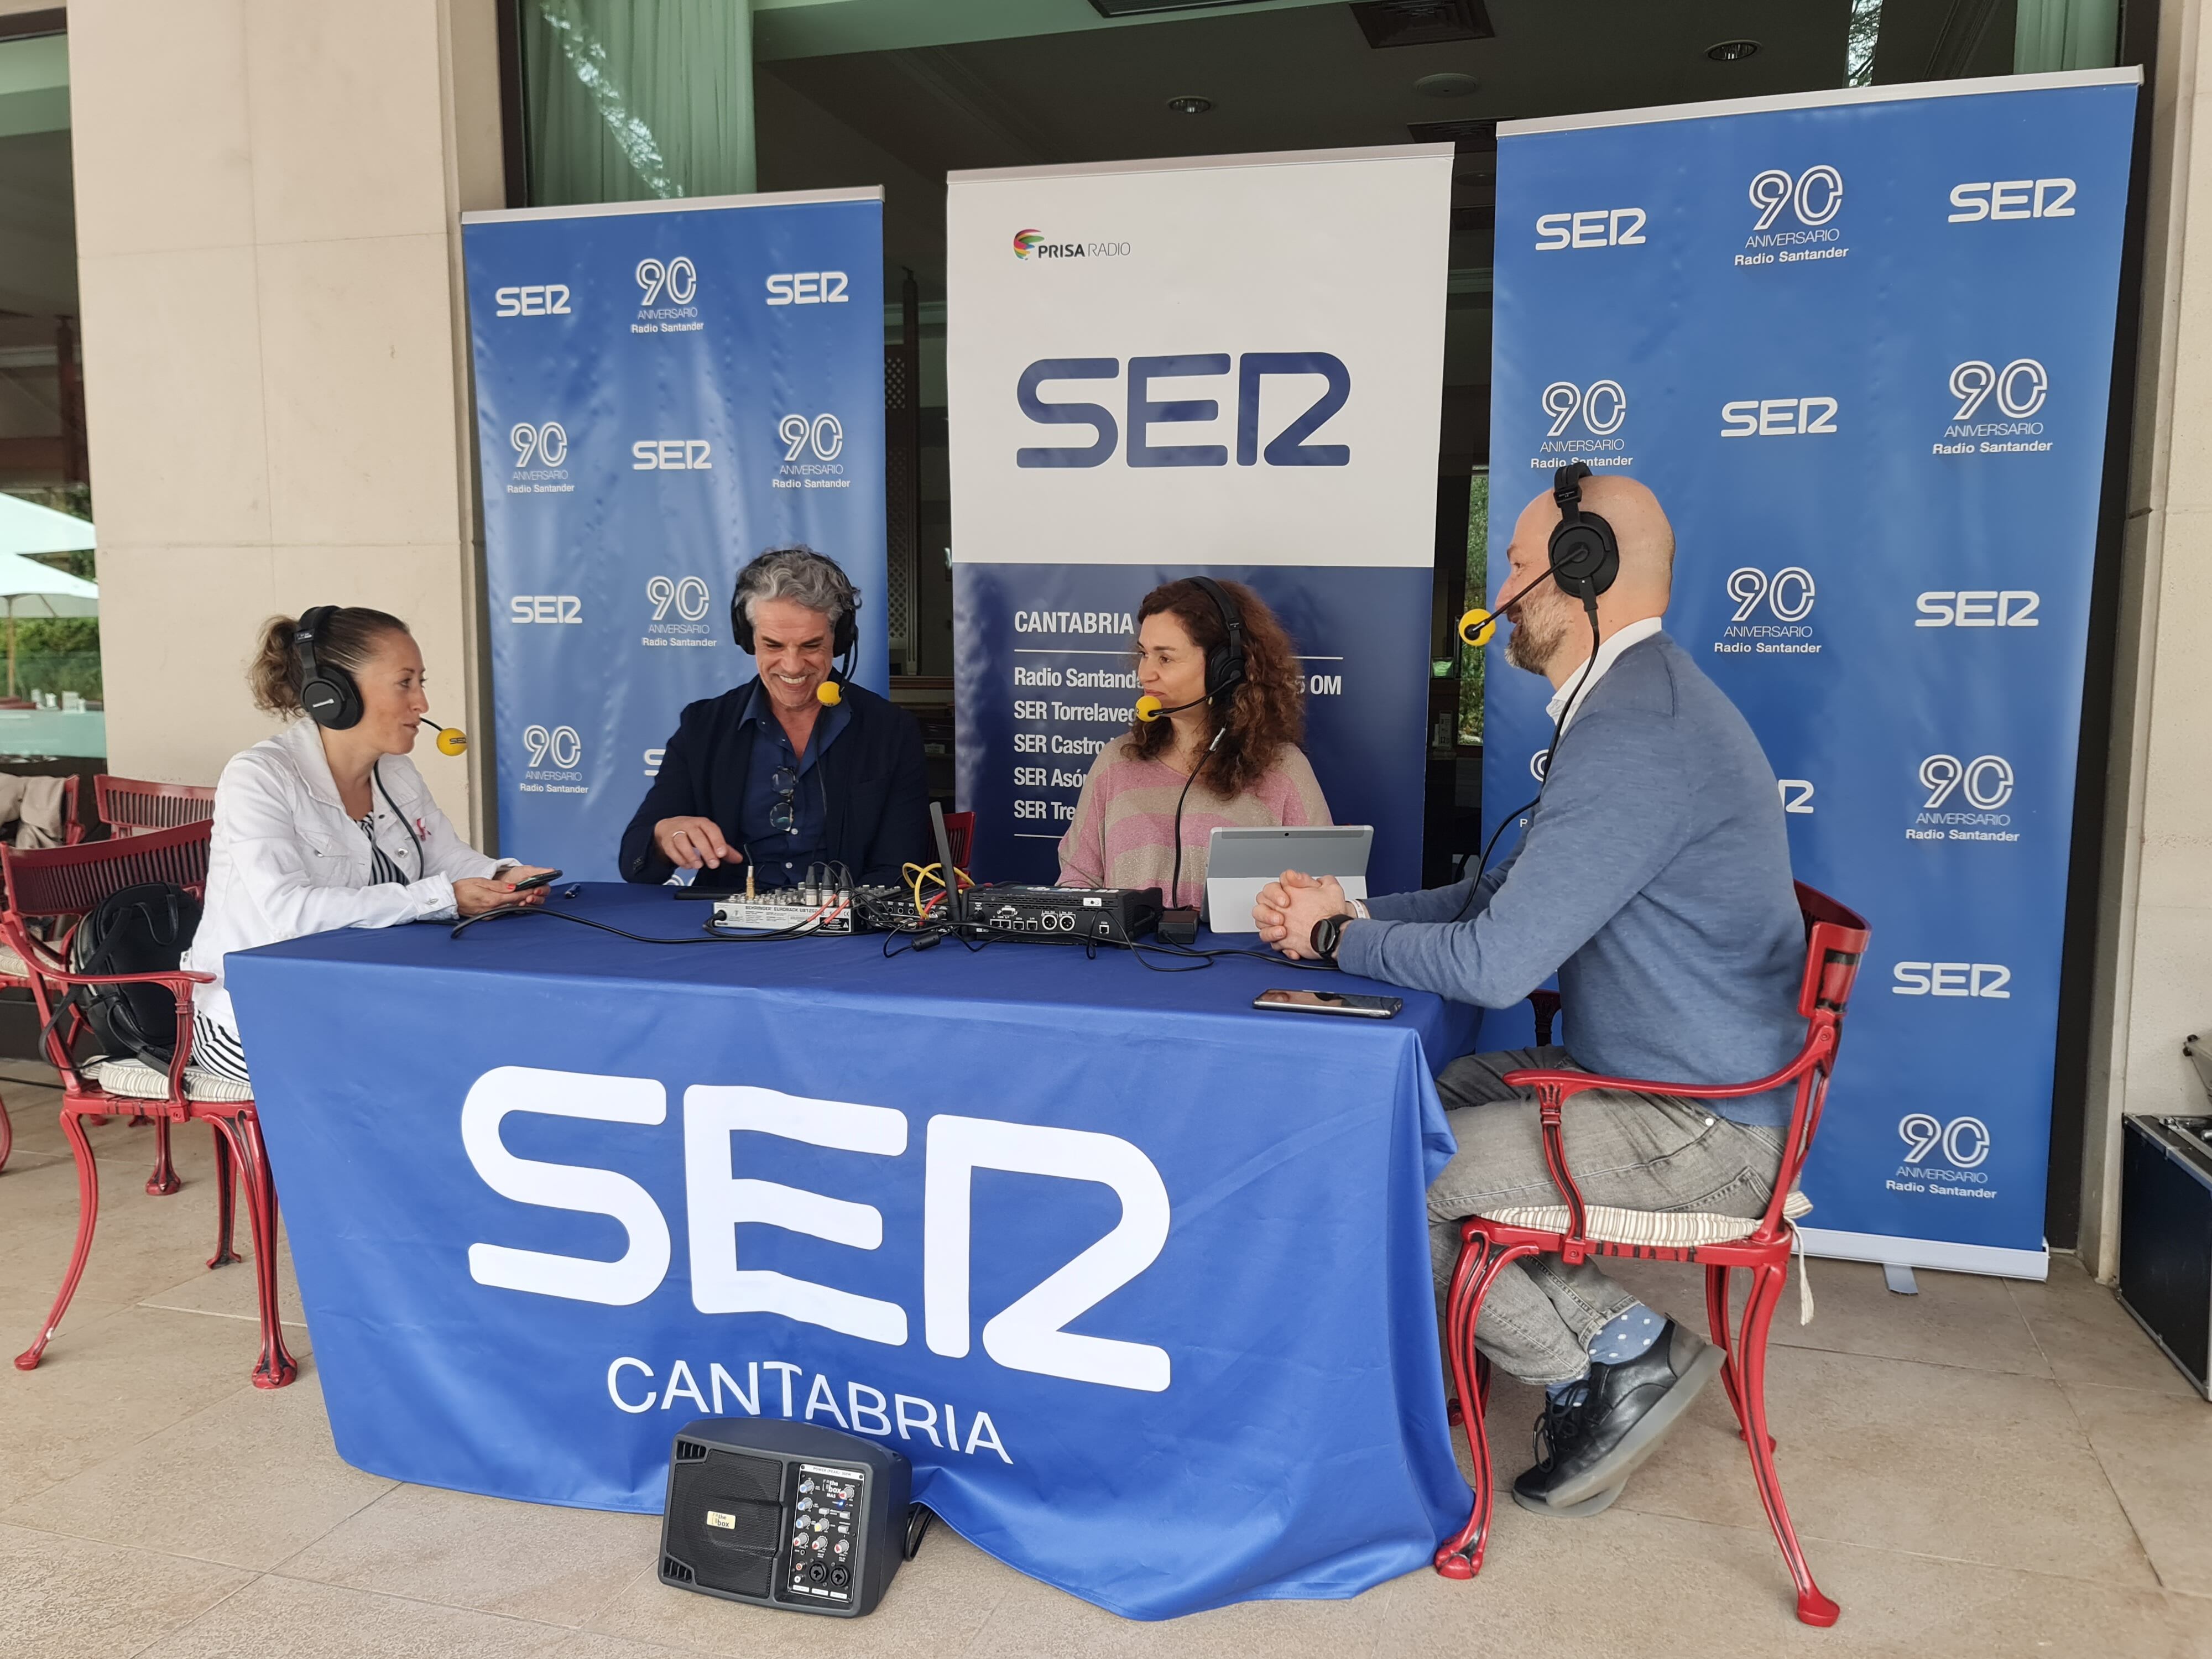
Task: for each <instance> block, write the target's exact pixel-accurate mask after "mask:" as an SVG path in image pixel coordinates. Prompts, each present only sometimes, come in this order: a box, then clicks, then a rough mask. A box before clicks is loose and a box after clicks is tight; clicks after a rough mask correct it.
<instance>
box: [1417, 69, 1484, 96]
mask: <svg viewBox="0 0 2212 1659" xmlns="http://www.w3.org/2000/svg"><path fill="white" fill-rule="evenodd" d="M1481 86H1482V82H1480V81H1478V80H1476V79H1475V78H1474V76H1472V75H1453V74H1444V75H1424V76H1422V77H1421V78H1420V79H1419V80H1418V81H1416V82H1413V90H1414V91H1415V92H1418V93H1419V94H1421V96H1422V97H1424V98H1464V97H1466V96H1467V95H1468V94H1469V93H1471V92H1476V91H1479V90H1480V88H1481Z"/></svg>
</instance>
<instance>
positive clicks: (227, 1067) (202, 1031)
mask: <svg viewBox="0 0 2212 1659" xmlns="http://www.w3.org/2000/svg"><path fill="white" fill-rule="evenodd" d="M246 682H247V684H249V685H250V686H251V687H252V690H253V701H254V702H255V703H256V704H257V705H258V707H260V708H264V709H266V710H267V711H268V712H270V714H290V715H294V716H295V719H294V720H293V721H292V723H291V724H290V725H289V726H286V727H285V728H284V729H283V731H282V732H278V733H277V734H276V736H275V737H273V738H268V739H266V740H264V741H263V742H261V743H257V744H254V745H253V747H252V748H251V749H249V750H246V752H245V753H244V754H242V755H238V756H234V757H232V760H231V762H230V764H229V765H228V766H226V767H224V768H223V769H222V778H221V779H220V780H219V781H217V782H216V791H215V831H214V842H213V844H212V846H211V847H210V852H209V859H208V884H207V898H206V901H205V907H204V911H203V914H202V915H201V917H200V925H199V931H198V933H197V934H196V935H195V936H194V938H193V939H192V945H191V950H190V951H187V952H186V953H185V964H184V965H185V967H187V968H191V969H197V970H198V971H199V972H201V973H204V974H213V975H215V976H216V982H215V983H214V984H212V985H204V986H202V987H199V988H198V989H197V991H196V992H195V994H194V995H193V999H192V1009H193V1024H194V1027H195V1030H194V1035H193V1040H192V1060H193V1062H194V1063H195V1064H196V1065H198V1066H203V1067H204V1068H206V1069H207V1070H209V1071H211V1072H215V1073H219V1074H221V1075H222V1076H225V1077H232V1078H235V1079H238V1080H239V1081H240V1082H246V1081H248V1080H249V1079H247V1077H246V1055H245V1052H244V1050H243V1049H242V1048H240V1044H239V1038H238V1023H237V1019H236V1017H235V1016H234V1014H233V1013H232V1012H231V1004H230V994H229V992H228V990H226V989H225V988H224V987H223V983H222V964H223V958H224V957H225V956H227V955H228V953H229V952H231V951H246V950H251V949H252V948H253V947H254V946H255V945H273V944H275V943H276V941H277V940H279V939H297V938H299V937H300V936H301V935H302V934H304V933H325V932H328V931H329V930H330V929H331V928H334V927H391V926H392V925H393V924H394V923H396V922H403V921H444V920H450V919H452V918H453V917H454V916H456V915H462V916H472V915H479V914H481V913H482V912H483V911H486V910H491V909H496V908H499V907H500V906H501V905H506V904H515V903H525V904H528V903H536V902H540V901H542V900H543V899H544V891H543V890H536V891H532V892H525V893H518V892H517V891H516V890H515V881H516V880H519V879H521V878H526V877H528V876H532V875H537V874H539V873H541V872H539V871H538V870H537V869H536V868H534V867H532V866H525V865H520V864H517V863H515V862H514V861H513V860H497V859H492V858H488V857H486V856H485V855H484V854H482V853H479V852H477V850H476V849H475V848H472V847H471V846H469V844H468V843H467V842H464V841H463V840H462V839H461V838H460V837H459V836H458V835H456V834H455V833H454V831H453V825H452V824H451V823H447V820H446V815H445V814H444V813H443V812H441V811H439V810H438V806H437V803H436V802H435V801H434V800H432V799H431V798H430V792H429V790H428V788H427V787H425V786H424V784H423V782H422V775H420V774H419V773H417V772H416V769H415V764H414V763H413V762H412V761H410V760H408V759H407V758H406V755H407V752H408V750H410V749H412V748H413V747H414V746H415V738H416V733H417V732H419V731H420V730H421V729H422V717H423V716H424V715H425V714H428V713H429V709H430V700H429V698H428V696H426V695H425V694H424V692H423V690H422V652H421V651H420V650H418V649H417V648H416V644H415V640H414V636H413V635H410V633H409V632H408V631H407V624H406V623H403V622H401V621H400V620H399V618H398V617H392V616H387V615H386V614H385V613H384V612H383V611H370V610H368V609H365V608H363V607H362V606H359V605H344V606H338V605H319V606H317V607H316V608H315V609H313V610H312V611H307V613H306V614H305V615H303V616H302V617H301V618H300V619H299V620H298V621H297V622H295V621H294V620H292V619H291V618H290V617H270V619H269V622H268V623H267V625H266V626H265V627H264V628H263V629H262V631H261V648H260V650H259V652H258V653H257V655H256V656H255V658H254V660H253V663H252V666H251V667H249V668H248V669H247V671H246Z"/></svg>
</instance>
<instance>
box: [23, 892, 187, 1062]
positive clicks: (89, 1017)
mask: <svg viewBox="0 0 2212 1659" xmlns="http://www.w3.org/2000/svg"><path fill="white" fill-rule="evenodd" d="M199 925H200V902H199V901H198V900H197V899H196V898H194V897H193V896H191V894H190V893H187V892H186V891H185V890H184V889H183V888H181V887H178V886H175V885H173V884H171V883H169V882H166V881H149V882H142V883H141V884H138V885H137V886H136V887H125V888H123V889H122V890H119V891H118V892H113V893H110V894H109V895H108V896H106V898H104V899H102V900H100V902H99V903H98V904H96V905H94V907H93V908H92V909H91V911H90V912H89V913H88V915H86V916H85V919H84V920H83V921H81V922H79V923H78V924H77V929H76V933H74V934H72V935H71V936H70V972H72V973H77V974H151V973H162V972H168V971H173V969H176V968H178V967H179V965H181V963H183V961H184V955H185V947H186V946H188V945H191V942H192V935H193V933H196V932H197V931H198V928H199ZM71 1004H74V1005H75V1006H76V1007H77V1008H79V1009H81V1010H82V1012H83V1014H84V1018H85V1021H86V1023H87V1024H89V1025H90V1026H91V1027H92V1033H93V1038H94V1042H97V1043H98V1044H99V1046H100V1051H101V1052H102V1053H104V1054H106V1055H107V1057H108V1058H109V1059H111V1060H123V1059H126V1058H128V1057H130V1056H131V1055H134V1054H135V1055H136V1056H137V1057H138V1058H139V1059H140V1060H144V1061H145V1062H146V1063H147V1064H148V1065H149V1066H159V1067H161V1069H162V1070H163V1071H167V1069H168V1066H169V1062H170V1060H172V1059H173V1057H174V1056H175V1053H176V1045H177V999H176V997H175V996H174V994H172V993H171V991H170V990H169V987H167V986H166V985H80V986H77V987H76V988H75V989H73V990H72V991H70V994H69V1000H68V1001H66V1002H64V1003H63V1004H62V1005H61V1006H60V1007H58V1008H56V1009H55V1010H54V1016H55V1020H56V1022H57V1023H58V1022H59V1021H60V1020H61V1019H62V1018H64V1017H65V1015H66V1012H67V1010H68V1009H69V1007H70V1005H71Z"/></svg>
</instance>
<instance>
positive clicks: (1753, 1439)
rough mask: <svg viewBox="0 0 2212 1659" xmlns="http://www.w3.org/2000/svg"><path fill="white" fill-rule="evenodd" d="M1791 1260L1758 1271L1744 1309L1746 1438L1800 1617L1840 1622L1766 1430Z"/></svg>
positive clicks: (1739, 1350)
mask: <svg viewBox="0 0 2212 1659" xmlns="http://www.w3.org/2000/svg"><path fill="white" fill-rule="evenodd" d="M1789 1278H1790V1264H1789V1262H1788V1261H1786V1260H1785V1261H1784V1262H1783V1263H1782V1265H1781V1266H1780V1267H1755V1268H1753V1270H1752V1276H1751V1279H1752V1282H1751V1296H1750V1298H1749V1299H1748V1300H1747V1302H1746V1303H1745V1304H1744V1310H1743V1337H1742V1340H1741V1342H1740V1343H1739V1344H1738V1345H1737V1347H1736V1358H1737V1359H1738V1360H1739V1361H1740V1362H1741V1384H1742V1388H1743V1428H1744V1439H1745V1443H1746V1444H1747V1446H1748V1447H1749V1448H1750V1450H1751V1469H1752V1474H1753V1475H1754V1476H1755V1477H1756V1478H1757V1480H1758V1481H1759V1499H1760V1501H1761V1502H1762V1503H1764V1504H1765V1505H1766V1518H1767V1519H1768V1520H1769V1521H1770V1522H1772V1523H1773V1525H1774V1540H1775V1542H1777V1543H1778V1544H1779V1545H1781V1546H1782V1559H1783V1560H1784V1561H1785V1562H1786V1563H1788V1565H1789V1567H1790V1577H1791V1579H1793V1580H1794V1581H1795V1582H1796V1586H1797V1617H1798V1618H1799V1619H1800V1620H1802V1621H1803V1622H1804V1623H1806V1624H1808V1625H1817V1626H1822V1627H1823V1628H1825V1627H1826V1626H1830V1625H1832V1624H1834V1623H1835V1622H1836V1618H1837V1615H1838V1612H1839V1609H1838V1607H1837V1606H1836V1604H1835V1603H1834V1602H1833V1601H1830V1600H1829V1599H1828V1598H1827V1597H1826V1596H1825V1595H1822V1594H1821V1593H1820V1586H1819V1585H1818V1584H1816V1583H1814V1582H1813V1569H1812V1568H1811V1567H1809V1566H1808V1565H1806V1563H1805V1552H1804V1551H1803V1550H1802V1549H1801V1548H1800V1547H1798V1544H1797V1529H1796V1528H1795V1527H1794V1526H1792V1525H1791V1524H1790V1506H1789V1505H1788V1504H1785V1503H1784V1502H1783V1499H1782V1478H1781V1476H1780V1475H1778V1474H1776V1473H1775V1468H1774V1442H1773V1439H1772V1437H1771V1436H1769V1435H1768V1433H1767V1431H1766V1333H1767V1327H1768V1326H1769V1325H1770V1324H1771V1322H1772V1321H1773V1318H1774V1306H1775V1304H1776V1303H1778V1302H1779V1301H1780V1300H1781V1299H1782V1291H1783V1287H1784V1285H1786V1284H1787V1283H1788V1281H1789Z"/></svg>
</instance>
